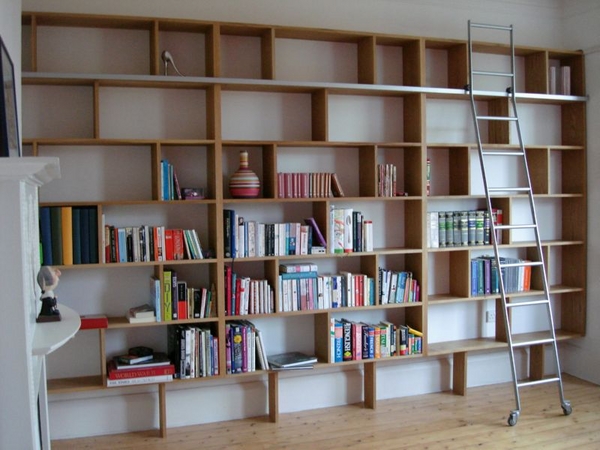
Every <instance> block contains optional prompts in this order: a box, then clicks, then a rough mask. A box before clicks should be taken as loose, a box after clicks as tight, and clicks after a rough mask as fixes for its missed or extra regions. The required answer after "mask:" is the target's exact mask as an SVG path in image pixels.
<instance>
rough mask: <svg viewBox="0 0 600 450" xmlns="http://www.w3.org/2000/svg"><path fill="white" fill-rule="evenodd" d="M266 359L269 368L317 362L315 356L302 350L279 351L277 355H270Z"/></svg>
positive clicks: (310, 364)
mask: <svg viewBox="0 0 600 450" xmlns="http://www.w3.org/2000/svg"><path fill="white" fill-rule="evenodd" d="M267 359H268V361H269V365H270V366H271V368H276V367H281V368H288V367H298V366H312V365H313V364H314V363H316V362H317V357H316V356H310V355H307V354H306V353H302V352H287V353H280V354H278V355H271V356H269V357H268V358H267Z"/></svg>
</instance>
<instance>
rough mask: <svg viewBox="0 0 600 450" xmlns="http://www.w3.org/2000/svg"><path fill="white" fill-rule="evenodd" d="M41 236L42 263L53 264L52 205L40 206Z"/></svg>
mask: <svg viewBox="0 0 600 450" xmlns="http://www.w3.org/2000/svg"><path fill="white" fill-rule="evenodd" d="M40 236H41V241H42V264H43V265H45V266H51V265H52V264H54V263H53V261H52V226H51V219H50V207H49V206H44V207H41V208H40Z"/></svg>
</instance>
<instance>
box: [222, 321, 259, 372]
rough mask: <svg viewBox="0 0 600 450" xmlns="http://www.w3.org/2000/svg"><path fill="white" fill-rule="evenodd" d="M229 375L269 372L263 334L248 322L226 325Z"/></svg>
mask: <svg viewBox="0 0 600 450" xmlns="http://www.w3.org/2000/svg"><path fill="white" fill-rule="evenodd" d="M225 339H226V341H225V343H226V345H225V356H226V363H227V373H228V374H232V373H243V372H255V371H256V370H269V363H268V359H267V353H266V351H265V346H264V339H263V336H262V333H261V331H260V330H259V329H257V328H256V327H255V326H254V324H253V323H252V322H250V321H248V320H238V321H232V322H228V323H227V324H226V325H225Z"/></svg>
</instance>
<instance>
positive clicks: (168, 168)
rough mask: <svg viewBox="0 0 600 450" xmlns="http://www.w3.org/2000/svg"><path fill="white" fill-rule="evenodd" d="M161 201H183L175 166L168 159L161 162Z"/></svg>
mask: <svg viewBox="0 0 600 450" xmlns="http://www.w3.org/2000/svg"><path fill="white" fill-rule="evenodd" d="M160 180H161V187H162V189H161V191H160V199H161V200H182V198H183V196H182V195H181V188H180V186H179V180H178V179H177V173H176V172H175V167H174V166H173V164H169V161H168V160H166V159H163V160H161V162H160Z"/></svg>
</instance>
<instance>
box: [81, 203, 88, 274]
mask: <svg viewBox="0 0 600 450" xmlns="http://www.w3.org/2000/svg"><path fill="white" fill-rule="evenodd" d="M79 220H80V225H81V234H80V236H81V264H89V263H90V241H89V235H90V215H89V212H88V209H87V208H82V209H81V212H80V217H79Z"/></svg>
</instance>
